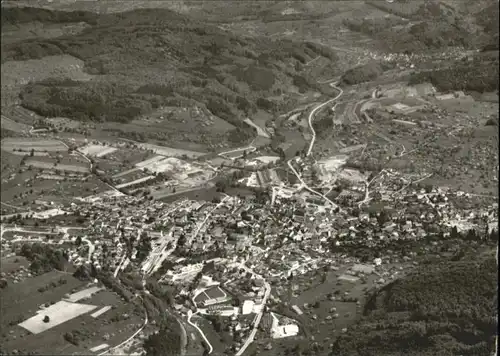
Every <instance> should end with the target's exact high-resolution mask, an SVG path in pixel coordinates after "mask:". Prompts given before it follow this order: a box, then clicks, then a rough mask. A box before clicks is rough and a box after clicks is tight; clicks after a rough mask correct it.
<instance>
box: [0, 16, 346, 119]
mask: <svg viewBox="0 0 500 356" xmlns="http://www.w3.org/2000/svg"><path fill="white" fill-rule="evenodd" d="M30 21H46V22H51V23H57V22H60V21H65V22H75V21H80V22H82V21H83V22H86V23H87V24H89V25H90V26H89V27H87V28H86V29H85V30H83V31H82V32H80V33H76V34H71V35H67V36H62V37H57V38H51V39H42V38H36V39H28V40H22V41H17V42H14V43H8V44H5V45H3V46H2V62H6V61H23V60H28V59H39V58H44V57H48V56H59V55H70V56H73V57H76V58H78V59H80V60H82V61H83V62H84V71H85V72H86V73H88V74H90V75H92V76H93V77H92V80H90V81H86V82H83V81H71V80H64V79H50V80H44V81H42V82H34V83H30V85H28V86H26V88H25V90H24V91H23V92H22V94H21V98H22V105H23V106H25V107H26V108H29V109H31V110H33V111H35V112H36V113H38V114H40V115H43V116H65V117H70V118H75V119H78V120H83V121H100V122H103V121H120V122H128V121H130V120H132V119H134V118H138V117H141V115H146V114H149V113H151V112H152V111H153V110H155V109H157V108H159V107H164V106H170V107H171V106H181V107H184V106H193V105H197V106H200V107H202V108H205V109H208V110H209V111H210V112H211V113H212V114H213V115H215V116H218V117H220V118H222V119H223V120H226V121H227V122H229V123H231V124H233V125H234V126H236V127H240V128H244V127H245V126H244V125H243V124H242V118H243V117H248V116H249V115H251V114H252V113H254V112H256V111H257V110H258V109H262V110H264V111H267V112H270V113H275V112H278V111H281V110H283V109H286V108H287V107H288V106H292V105H293V97H294V95H297V93H298V92H299V91H300V92H305V91H308V90H317V91H321V88H319V87H316V84H313V83H312V82H311V81H310V79H309V78H305V76H304V75H303V73H301V65H302V64H305V63H307V62H308V61H310V60H311V59H313V58H316V57H318V56H322V57H324V58H326V60H327V62H334V61H336V60H337V57H336V54H335V53H334V52H333V51H332V50H330V49H329V48H327V47H325V46H322V45H320V44H316V43H312V42H296V41H292V40H272V39H269V38H261V37H254V38H249V37H242V36H237V35H234V34H232V33H230V32H227V31H225V30H223V29H220V28H219V27H217V26H215V25H207V24H206V23H201V22H199V21H196V20H194V19H192V18H190V17H187V16H185V15H182V14H179V13H177V12H174V11H171V10H168V9H140V10H133V11H128V12H122V13H115V14H101V15H99V14H94V13H89V12H73V13H71V12H69V13H68V12H64V13H63V12H60V11H51V10H46V9H35V8H6V9H3V11H2V26H4V23H5V24H6V25H7V24H8V25H13V24H16V25H19V24H22V23H28V22H30ZM269 98H271V99H269Z"/></svg>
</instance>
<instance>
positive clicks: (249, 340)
mask: <svg viewBox="0 0 500 356" xmlns="http://www.w3.org/2000/svg"><path fill="white" fill-rule="evenodd" d="M240 268H243V269H244V270H245V271H247V272H249V273H252V274H253V275H254V276H255V277H257V278H259V279H262V280H263V281H264V287H265V288H266V291H265V293H264V297H263V298H262V303H261V305H262V309H261V310H260V311H259V313H258V314H257V316H256V317H255V319H254V324H253V328H252V331H251V332H250V335H249V336H248V338H247V339H246V341H245V343H244V344H243V345H242V346H241V347H240V349H239V350H238V352H237V353H236V355H235V356H241V355H242V354H243V352H245V350H246V349H247V347H248V346H250V344H251V343H252V342H253V340H254V339H255V334H257V330H258V328H259V324H260V321H261V319H262V315H264V309H265V306H266V302H267V299H268V298H269V296H270V295H271V285H270V284H269V283H268V282H267V281H266V280H265V279H264V277H262V276H261V275H259V274H257V273H255V272H254V271H253V270H252V269H250V268H248V267H247V266H245V264H244V263H242V264H241V265H240Z"/></svg>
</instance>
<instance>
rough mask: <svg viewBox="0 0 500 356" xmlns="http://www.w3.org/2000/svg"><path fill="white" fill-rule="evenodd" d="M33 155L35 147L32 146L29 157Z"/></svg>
mask: <svg viewBox="0 0 500 356" xmlns="http://www.w3.org/2000/svg"><path fill="white" fill-rule="evenodd" d="M34 155H35V149H34V148H32V149H31V151H30V157H33V156H34Z"/></svg>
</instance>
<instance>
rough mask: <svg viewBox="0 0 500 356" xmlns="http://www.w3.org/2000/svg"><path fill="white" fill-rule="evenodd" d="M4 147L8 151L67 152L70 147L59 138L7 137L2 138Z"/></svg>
mask: <svg viewBox="0 0 500 356" xmlns="http://www.w3.org/2000/svg"><path fill="white" fill-rule="evenodd" d="M2 149H3V150H5V151H8V152H13V151H14V150H15V151H22V152H27V153H29V152H31V150H34V151H35V152H37V151H39V152H66V151H67V150H68V148H67V147H66V146H65V145H64V144H63V143H62V142H60V141H58V140H43V139H41V140H39V139H31V138H30V139H28V138H15V139H11V138H6V139H4V140H2Z"/></svg>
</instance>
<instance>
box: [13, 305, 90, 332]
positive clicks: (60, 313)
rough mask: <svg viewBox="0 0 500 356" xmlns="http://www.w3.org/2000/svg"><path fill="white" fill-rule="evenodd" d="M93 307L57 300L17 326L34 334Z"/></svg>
mask: <svg viewBox="0 0 500 356" xmlns="http://www.w3.org/2000/svg"><path fill="white" fill-rule="evenodd" d="M95 308H96V306H95V305H88V304H80V303H70V302H66V301H59V302H57V303H56V304H54V305H51V306H50V307H48V308H45V309H44V310H43V312H40V313H38V314H37V315H35V316H33V317H31V318H29V319H27V320H25V321H23V322H22V323H20V324H19V326H21V327H22V328H24V329H26V330H28V331H29V332H31V333H32V334H35V335H36V334H40V333H42V332H44V331H47V330H49V329H52V328H54V327H56V326H58V325H60V324H62V323H64V322H66V321H68V320H71V319H73V318H76V317H78V316H80V315H82V314H85V313H88V312H90V311H92V310H94V309H95ZM45 316H49V317H50V320H49V322H44V321H43V318H44V317H45Z"/></svg>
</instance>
